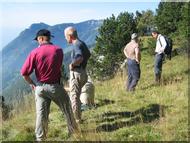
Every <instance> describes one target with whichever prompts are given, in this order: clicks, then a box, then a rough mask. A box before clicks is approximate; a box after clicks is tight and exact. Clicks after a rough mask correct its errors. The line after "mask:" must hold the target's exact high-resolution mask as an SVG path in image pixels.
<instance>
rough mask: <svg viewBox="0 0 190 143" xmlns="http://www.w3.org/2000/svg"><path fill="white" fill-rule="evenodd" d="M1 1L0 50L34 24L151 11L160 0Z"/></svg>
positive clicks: (66, 21) (75, 20) (68, 21)
mask: <svg viewBox="0 0 190 143" xmlns="http://www.w3.org/2000/svg"><path fill="white" fill-rule="evenodd" d="M89 1H90V0H28V1H27V2H26V1H25V0H1V2H0V41H1V42H0V50H1V49H2V48H3V47H5V46H6V45H7V44H8V43H9V42H11V41H12V40H13V39H14V38H16V37H17V36H18V35H19V33H20V32H22V31H23V30H25V29H26V28H28V27H30V25H31V24H33V23H40V22H43V23H46V24H48V25H55V24H61V23H70V22H71V23H79V22H82V21H86V20H90V19H95V20H99V19H105V18H107V17H110V16H111V15H112V14H114V15H115V16H117V15H119V13H121V12H124V11H128V12H131V13H135V12H136V11H137V10H138V11H142V10H148V9H150V10H153V11H155V10H156V8H157V7H158V4H159V2H160V1H159V0H115V1H114V0H91V1H90V2H89Z"/></svg>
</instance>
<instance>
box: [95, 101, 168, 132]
mask: <svg viewBox="0 0 190 143" xmlns="http://www.w3.org/2000/svg"><path fill="white" fill-rule="evenodd" d="M164 110H165V106H163V105H159V104H151V105H149V106H147V107H143V108H140V109H138V110H136V111H134V112H128V111H126V112H107V113H104V114H103V115H102V116H101V117H102V118H104V119H103V120H100V121H99V122H105V121H107V122H109V121H110V122H111V121H115V120H116V119H120V118H131V119H130V120H129V121H119V122H117V121H116V122H114V123H110V124H109V123H108V124H107V123H106V124H102V125H100V126H98V127H97V128H96V131H97V132H102V131H103V132H112V131H115V130H117V129H119V128H123V127H126V126H133V125H136V124H139V123H150V122H152V121H154V120H156V119H159V118H160V117H163V116H164ZM110 117H111V118H110Z"/></svg>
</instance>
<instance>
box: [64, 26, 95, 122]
mask: <svg viewBox="0 0 190 143" xmlns="http://www.w3.org/2000/svg"><path fill="white" fill-rule="evenodd" d="M64 34H65V39H66V40H67V42H68V43H70V44H72V45H73V51H72V55H71V58H72V62H71V64H70V65H69V69H70V99H71V104H72V109H73V112H74V116H75V119H76V122H77V123H81V102H80V94H81V89H82V87H83V86H84V85H85V83H86V82H87V79H88V77H87V73H86V65H87V62H88V59H89V57H90V55H91V54H90V51H89V50H88V48H87V46H86V44H85V43H84V42H83V41H81V40H80V39H79V38H78V34H77V31H76V29H75V28H74V27H67V28H66V29H65V30H64Z"/></svg>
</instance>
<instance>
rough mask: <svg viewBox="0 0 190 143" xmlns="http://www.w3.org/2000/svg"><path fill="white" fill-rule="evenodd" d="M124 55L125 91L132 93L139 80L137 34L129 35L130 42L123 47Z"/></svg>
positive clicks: (139, 55) (139, 57) (139, 56)
mask: <svg viewBox="0 0 190 143" xmlns="http://www.w3.org/2000/svg"><path fill="white" fill-rule="evenodd" d="M123 52H124V54H125V56H126V57H127V69H128V81H127V90H128V91H134V90H135V87H136V85H137V83H138V81H139V79H140V73H141V71H140V60H141V54H140V49H139V40H138V35H137V33H133V34H132V35H131V41H130V42H129V43H128V44H127V45H126V46H125V48H124V51H123Z"/></svg>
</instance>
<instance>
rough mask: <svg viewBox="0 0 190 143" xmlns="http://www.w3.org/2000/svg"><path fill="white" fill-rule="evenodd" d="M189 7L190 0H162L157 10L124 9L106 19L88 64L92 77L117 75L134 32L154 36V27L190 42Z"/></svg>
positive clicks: (162, 32) (99, 78)
mask: <svg viewBox="0 0 190 143" xmlns="http://www.w3.org/2000/svg"><path fill="white" fill-rule="evenodd" d="M189 6H190V4H189V3H188V2H164V1H162V2H160V3H159V5H158V8H157V9H156V12H153V11H151V10H147V11H142V12H139V11H136V12H135V14H134V13H128V12H122V13H120V14H119V15H118V16H117V17H116V16H115V15H113V14H112V16H111V17H109V18H106V19H105V20H104V21H103V24H102V26H101V27H100V28H99V30H98V31H99V35H98V36H97V37H96V45H95V47H94V49H93V50H92V56H91V58H90V60H89V63H88V73H89V74H90V75H91V77H93V78H95V79H98V80H104V79H109V78H111V77H113V76H114V74H115V72H116V71H117V69H118V68H119V66H120V64H121V62H122V61H124V59H125V57H124V54H123V49H124V47H125V45H126V44H127V43H128V42H129V41H130V35H131V34H132V33H134V32H136V33H138V34H139V35H140V36H146V35H150V31H151V29H153V28H157V30H158V31H159V32H160V33H161V34H163V35H167V36H170V37H172V38H176V37H177V38H178V40H179V41H181V42H182V43H183V42H186V43H187V42H188V41H187V39H188V37H189V35H190V34H189V33H190V32H189V31H188V27H189V21H190V18H189Z"/></svg>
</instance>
